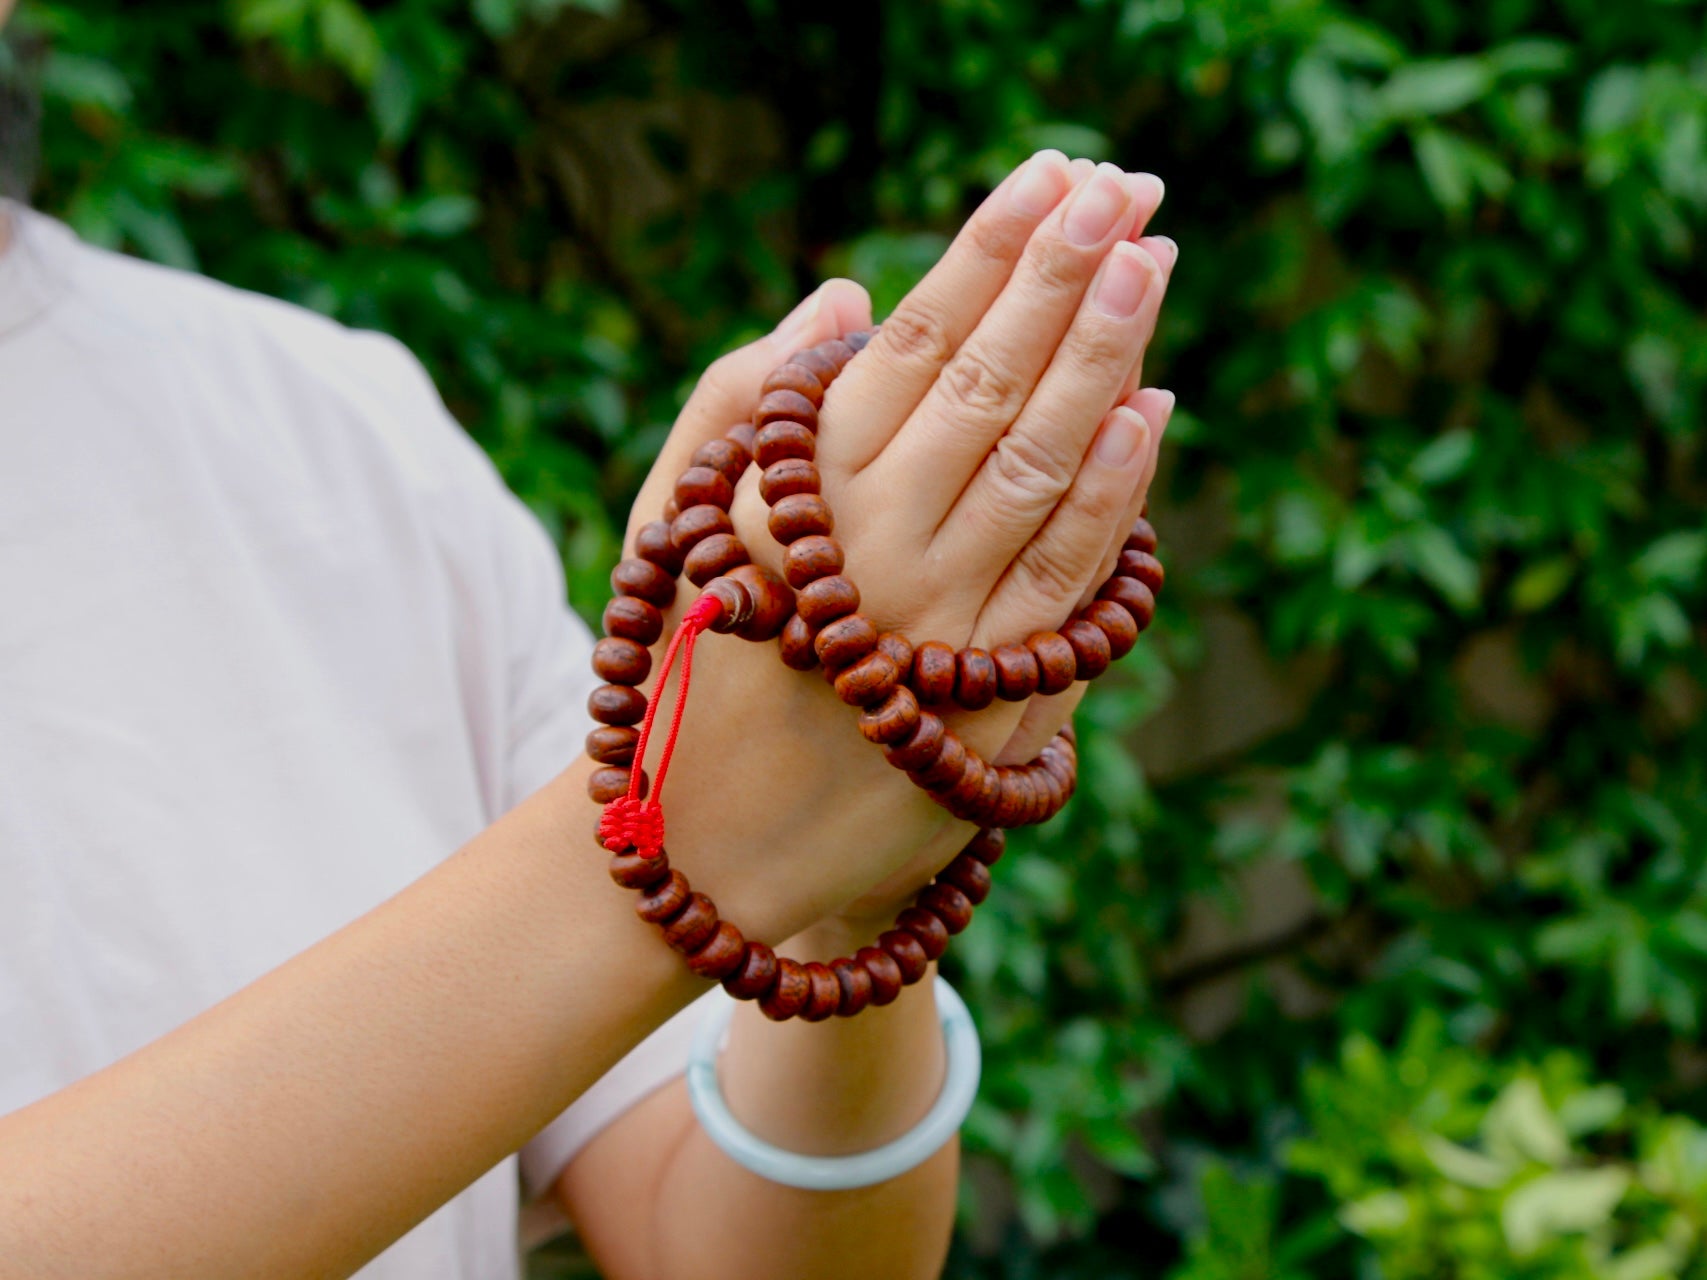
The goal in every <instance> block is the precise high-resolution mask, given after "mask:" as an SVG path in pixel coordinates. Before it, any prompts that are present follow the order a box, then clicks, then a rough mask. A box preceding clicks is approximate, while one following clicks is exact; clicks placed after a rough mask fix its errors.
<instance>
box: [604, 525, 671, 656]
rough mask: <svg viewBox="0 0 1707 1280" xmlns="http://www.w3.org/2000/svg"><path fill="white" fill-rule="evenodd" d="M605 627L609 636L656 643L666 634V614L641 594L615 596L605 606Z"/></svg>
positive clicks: (639, 642) (641, 642) (643, 642)
mask: <svg viewBox="0 0 1707 1280" xmlns="http://www.w3.org/2000/svg"><path fill="white" fill-rule="evenodd" d="M660 523H662V522H660ZM604 627H605V634H606V635H607V636H621V637H622V638H623V639H624V640H633V641H634V642H635V643H637V644H656V643H657V641H658V637H659V636H661V635H663V634H664V615H663V614H661V613H659V612H658V606H657V605H655V604H647V603H646V601H644V600H642V599H641V598H640V597H639V596H613V597H612V598H611V602H610V603H609V604H607V605H606V606H605V620H604Z"/></svg>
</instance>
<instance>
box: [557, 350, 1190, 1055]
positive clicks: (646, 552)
mask: <svg viewBox="0 0 1707 1280" xmlns="http://www.w3.org/2000/svg"><path fill="white" fill-rule="evenodd" d="M872 333H873V331H871V330H866V331H862V332H858V333H852V334H849V335H848V336H847V337H846V338H844V339H835V340H832V341H829V342H825V343H821V344H819V345H818V346H816V347H809V348H807V349H806V350H804V351H801V352H798V353H796V354H795V355H794V356H792V357H791V358H790V359H789V360H788V362H787V363H786V364H784V365H782V367H780V368H779V369H777V370H776V372H775V373H773V374H771V376H770V377H769V378H768V379H766V380H765V383H764V386H763V389H762V393H761V399H760V401H759V407H758V411H757V413H756V414H755V415H754V417H753V420H752V422H750V423H742V424H740V425H739V426H736V427H734V428H732V429H731V430H730V431H729V432H728V434H727V435H726V436H725V437H724V438H723V439H721V440H713V441H710V442H708V443H706V444H704V445H701V446H700V447H699V449H698V450H696V451H695V453H694V455H693V458H692V460H691V462H692V465H690V466H689V467H688V469H687V470H686V471H684V472H683V473H682V475H681V478H680V479H678V480H677V481H676V486H675V494H674V497H672V498H671V499H670V501H669V502H668V503H667V504H666V505H665V508H664V519H662V520H654V521H652V522H650V523H648V524H645V525H642V526H641V528H640V529H639V530H638V531H637V533H636V535H635V551H636V552H637V555H636V556H635V557H633V558H630V559H626V560H623V561H622V562H621V563H620V564H618V565H617V567H616V569H615V570H614V571H613V572H612V573H611V587H612V589H613V590H614V591H615V592H616V598H615V599H613V600H612V601H611V602H610V604H609V605H608V606H607V607H606V609H605V614H604V629H605V638H604V639H602V640H600V641H599V642H598V644H597V645H596V646H595V647H594V650H593V669H594V671H596V672H597V673H598V676H599V678H600V679H602V680H605V681H607V682H608V683H606V684H604V685H602V686H600V687H599V688H598V689H595V690H594V691H593V694H592V696H591V698H590V699H589V700H588V707H589V710H590V711H591V712H592V715H593V718H594V719H595V720H597V721H598V722H599V727H598V728H596V729H594V730H593V731H592V732H591V733H590V734H588V736H587V754H588V755H590V756H591V757H592V758H593V760H594V761H595V762H596V763H598V764H599V766H600V768H598V769H597V770H595V771H594V773H593V775H592V777H591V778H590V779H589V780H588V784H587V788H588V792H589V793H590V794H591V796H592V798H593V799H594V800H596V801H597V802H599V803H600V804H602V805H604V813H603V815H602V817H601V818H600V821H599V840H600V842H601V843H602V844H603V845H604V846H605V847H606V848H607V849H609V850H610V851H611V853H612V854H613V856H612V858H611V862H610V873H611V878H612V879H614V880H615V881H616V882H617V883H618V884H619V885H622V886H623V887H625V888H628V889H634V890H637V891H638V892H639V895H640V897H639V900H638V902H637V903H636V904H635V910H636V911H637V912H638V913H639V915H640V918H641V919H643V920H647V921H650V922H651V923H653V924H655V925H657V926H659V928H661V929H662V930H663V934H664V941H665V942H666V943H667V944H669V946H670V947H671V948H673V949H674V950H676V951H679V952H680V953H682V955H684V956H685V957H686V959H687V963H688V967H689V968H690V969H692V970H693V971H694V972H695V973H697V974H699V975H700V976H701V977H705V978H710V979H713V980H715V981H719V982H721V983H722V984H723V986H724V989H725V990H726V991H728V992H729V994H731V995H733V996H735V997H737V998H739V999H742V1000H757V1001H758V1002H759V1007H760V1008H761V1009H762V1010H763V1011H764V1013H765V1015H766V1016H767V1017H769V1018H772V1019H774V1020H776V1021H782V1020H784V1019H787V1018H792V1017H797V1016H798V1017H801V1018H804V1019H805V1020H807V1021H808V1022H819V1021H822V1020H824V1019H825V1018H828V1017H830V1016H832V1015H839V1016H841V1017H852V1016H853V1015H854V1014H856V1013H859V1012H860V1011H861V1010H862V1009H864V1008H865V1007H866V1006H867V1005H884V1004H888V1003H889V1002H890V1001H892V1000H894V999H895V997H896V996H897V995H899V994H900V992H901V988H902V987H903V986H907V985H910V984H912V983H915V982H917V981H918V980H919V979H920V978H922V977H923V976H924V975H925V972H926V971H927V969H928V968H929V965H930V962H931V961H932V960H935V959H936V958H937V957H938V956H940V955H941V954H942V953H943V951H944V950H945V949H946V948H947V946H948V940H949V937H950V936H951V935H952V934H956V933H959V932H960V931H961V930H962V929H964V928H965V927H966V926H967V924H968V923H969V922H970V921H971V919H972V909H973V908H974V907H975V906H977V905H978V904H979V903H980V902H982V901H983V900H984V897H985V895H986V894H988V893H989V891H990V867H991V866H992V865H993V864H994V863H995V862H996V860H997V859H998V858H1000V857H1001V855H1002V850H1003V846H1004V843H1005V839H1006V837H1005V835H1004V832H1003V828H1006V827H1016V826H1026V825H1030V824H1032V823H1038V822H1043V821H1046V820H1047V819H1049V818H1051V817H1053V816H1054V815H1055V814H1056V813H1058V812H1059V811H1060V809H1061V807H1062V806H1063V805H1065V804H1066V802H1067V800H1068V798H1069V797H1070V796H1071V795H1072V792H1073V787H1074V785H1075V783H1076V781H1077V777H1078V756H1077V754H1076V752H1075V750H1074V736H1073V730H1072V726H1071V725H1070V724H1069V725H1068V726H1067V727H1065V728H1063V729H1062V730H1061V732H1060V733H1058V734H1056V736H1055V738H1054V740H1053V741H1051V742H1050V743H1049V745H1048V746H1046V747H1044V749H1043V751H1042V752H1041V753H1040V754H1039V755H1038V757H1037V759H1035V760H1033V761H1031V762H1030V763H1029V764H1025V765H1020V766H1008V765H995V764H991V763H990V762H988V761H986V760H984V759H983V758H982V757H981V756H979V754H978V753H977V752H976V751H974V750H973V749H972V748H971V747H968V746H967V745H966V744H965V743H964V742H963V741H961V739H960V738H959V737H958V736H957V735H956V734H955V733H953V731H951V730H949V729H948V728H947V727H946V726H945V725H944V724H943V721H942V718H941V716H939V715H938V714H937V713H936V711H935V710H931V709H930V708H936V709H938V710H941V709H943V708H945V707H947V706H948V705H949V704H951V703H953V704H957V705H959V706H961V707H963V708H965V709H967V710H971V711H976V710H979V709H981V708H984V707H987V706H989V705H990V703H992V702H993V701H995V700H996V699H998V698H1000V699H1003V700H1006V701H1010V702H1019V701H1023V700H1025V699H1026V698H1029V697H1031V696H1032V695H1033V694H1037V693H1044V694H1050V693H1059V692H1061V691H1062V690H1064V689H1066V688H1067V687H1068V686H1070V685H1071V684H1072V683H1073V682H1074V681H1075V680H1093V679H1095V678H1096V677H1097V676H1099V675H1101V674H1102V673H1103V672H1104V671H1105V670H1107V668H1108V666H1109V664H1110V663H1111V662H1113V661H1115V660H1117V659H1119V658H1121V657H1124V656H1125V655H1126V653H1127V652H1128V651H1130V650H1131V648H1132V646H1133V645H1134V644H1135V643H1136V642H1137V639H1138V634H1139V632H1141V631H1142V630H1144V628H1145V627H1147V626H1149V624H1150V620H1151V618H1152V617H1153V616H1154V615H1155V610H1156V592H1158V591H1160V590H1161V587H1162V579H1163V573H1162V565H1161V562H1160V561H1158V560H1157V559H1156V557H1155V554H1154V553H1155V549H1156V534H1155V530H1154V529H1152V528H1151V527H1150V524H1149V522H1148V521H1147V520H1145V519H1143V518H1142V517H1140V519H1139V520H1138V523H1137V524H1136V525H1134V526H1133V529H1132V532H1131V534H1130V535H1129V536H1128V537H1127V539H1126V542H1125V546H1124V547H1123V549H1122V550H1121V553H1120V558H1119V561H1118V563H1117V565H1116V567H1115V571H1114V573H1113V575H1112V576H1111V577H1110V578H1109V579H1108V581H1107V582H1105V583H1103V585H1102V586H1101V587H1100V588H1099V589H1098V591H1097V594H1096V599H1095V600H1094V601H1092V603H1091V604H1089V605H1087V606H1086V607H1085V608H1083V609H1080V610H1079V611H1077V612H1076V613H1075V614H1074V615H1073V617H1072V619H1071V620H1070V621H1069V622H1068V623H1067V624H1066V625H1065V626H1064V627H1062V628H1061V630H1060V631H1058V632H1057V631H1040V632H1037V633H1036V634H1034V635H1031V636H1028V637H1027V638H1026V639H1025V641H1024V642H1023V643H1013V644H1004V645H1000V646H998V647H997V648H995V649H992V650H988V651H986V650H983V649H976V648H963V649H960V650H959V651H956V650H955V649H954V648H952V647H951V646H949V645H946V644H943V643H941V642H939V641H934V640H932V641H926V642H924V643H922V644H919V645H917V646H915V645H913V644H912V643H911V642H909V641H908V639H907V638H906V637H905V636H902V635H900V634H898V633H896V632H893V631H888V632H881V631H879V630H878V628H877V625H876V623H874V622H873V621H872V620H871V619H870V618H869V617H867V616H866V615H865V614H863V613H861V612H860V611H859V605H860V594H859V588H858V587H857V586H856V585H855V584H854V583H853V581H852V580H851V579H850V578H849V577H848V576H847V575H846V573H844V572H843V568H844V558H843V555H842V549H841V546H840V544H838V543H837V541H836V539H835V537H834V536H833V531H834V528H835V517H834V514H833V513H832V512H831V510H830V505H829V503H828V502H826V501H825V500H824V497H823V495H822V493H820V492H819V488H820V485H819V476H818V468H817V466H816V463H815V461H814V459H815V457H816V454H817V435H816V432H817V428H818V410H819V408H820V407H821V406H822V405H823V402H824V394H825V392H826V391H827V390H828V388H829V386H830V384H831V383H832V382H833V381H834V380H835V378H836V376H837V375H838V374H840V373H841V371H842V369H843V368H844V367H846V365H847V363H848V361H850V360H852V359H853V358H854V356H855V354H856V353H857V352H858V351H859V350H860V349H861V348H863V347H864V346H865V344H866V343H867V342H869V341H870V339H871V337H872ZM754 462H757V463H758V465H759V466H760V467H761V468H762V469H763V472H762V475H761V477H760V480H759V492H760V495H761V496H762V497H763V498H764V501H765V503H766V504H767V505H768V506H769V508H770V519H769V528H770V533H771V536H772V537H773V538H775V539H776V540H777V542H778V543H780V544H781V545H782V546H783V547H784V548H785V552H784V557H783V574H784V576H783V577H781V578H779V577H778V576H777V575H776V574H774V573H772V572H771V571H770V570H768V569H764V568H762V567H760V566H758V565H755V564H753V563H752V562H751V558H750V557H749V555H748V553H747V549H746V547H745V546H743V545H742V543H741V541H740V539H739V538H737V537H736V536H735V526H734V522H733V521H732V520H731V519H730V517H729V507H730V504H731V503H732V502H733V501H734V497H735V485H736V484H737V482H738V481H739V480H740V478H741V476H742V474H743V473H744V472H745V471H746V470H747V468H748V467H749V466H750V465H752V463H754ZM683 574H685V575H686V577H687V579H688V581H690V582H692V583H693V584H694V585H695V586H697V587H700V588H703V590H702V592H701V594H700V596H699V598H698V599H697V600H696V601H695V602H694V604H693V605H692V607H690V608H689V609H688V611H687V614H686V616H685V617H684V618H683V619H682V623H681V625H680V626H679V627H678V628H677V630H676V633H675V635H674V636H672V637H671V640H670V644H669V647H668V649H667V650H666V652H665V655H664V664H663V668H662V670H661V672H660V680H659V686H660V689H661V688H662V684H663V677H664V676H667V675H668V673H669V671H670V668H671V666H672V664H673V663H674V661H675V657H676V653H677V650H678V649H679V650H680V651H681V655H682V670H681V677H680V680H681V683H680V689H679V691H678V694H677V698H676V705H675V713H674V719H673V720H672V722H671V725H670V729H669V736H668V738H667V739H666V741H665V744H664V750H663V753H662V755H661V757H660V759H659V761H658V781H657V786H656V788H655V789H654V790H653V791H652V794H651V796H650V798H647V778H646V774H645V772H644V770H642V769H641V768H640V767H639V764H640V762H641V761H643V760H644V759H645V755H646V744H647V741H648V739H649V738H650V735H651V731H652V725H653V717H654V716H655V714H656V712H657V709H658V706H659V698H658V696H657V694H656V693H655V694H654V696H653V697H652V699H651V700H650V702H649V701H648V699H647V698H646V696H645V695H644V694H642V693H641V692H640V690H639V689H638V687H637V686H638V685H640V684H641V683H642V682H643V681H644V680H645V679H646V677H647V676H648V675H649V674H650V673H651V669H652V655H651V653H650V651H649V650H648V646H649V645H651V644H653V643H655V642H656V641H657V640H658V639H659V638H660V637H661V636H662V634H663V629H664V618H663V613H662V610H664V609H666V608H668V607H669V606H670V605H671V604H672V603H674V601H675V597H676V589H677V578H678V576H679V575H683ZM708 630H709V631H717V632H732V633H734V634H735V635H737V636H740V637H741V638H742V639H746V640H754V641H767V640H776V641H777V642H778V649H779V652H780V656H781V658H782V661H783V662H784V663H786V664H787V665H788V666H789V667H791V668H793V669H794V670H796V671H809V670H811V669H812V668H814V667H818V666H821V667H822V668H823V670H824V674H825V676H826V678H827V679H828V680H829V681H830V682H831V683H832V684H833V685H834V686H835V690H836V694H837V696H838V697H840V698H841V700H842V701H843V702H846V703H848V704H850V705H851V706H855V707H858V708H860V710H861V714H860V717H859V729H860V732H861V733H862V734H863V735H864V736H865V737H866V738H867V739H868V740H869V741H871V742H873V743H875V744H877V745H879V746H881V747H883V748H884V754H885V756H886V757H887V759H888V760H889V762H890V763H891V764H893V765H894V766H895V767H896V768H898V769H900V770H902V771H904V772H905V773H906V774H907V776H908V777H909V778H911V779H912V780H913V782H914V784H915V785H917V786H919V787H921V788H923V789H924V790H925V791H926V792H928V793H929V794H930V796H931V797H932V798H933V799H934V800H936V801H937V803H939V804H941V805H943V806H944V807H945V808H946V809H948V811H949V812H950V813H952V814H954V815H955V816H956V817H957V818H962V819H966V820H969V821H973V822H976V823H978V824H979V827H980V830H979V832H978V834H977V835H975V836H974V837H973V838H972V840H971V842H970V843H968V844H967V845H966V847H965V848H964V849H963V850H962V851H961V853H960V854H959V855H958V856H957V857H956V858H955V859H954V861H953V862H951V863H949V865H948V866H947V867H945V868H944V869H943V870H942V871H941V872H940V873H938V875H937V876H936V878H935V880H933V881H932V882H931V883H930V884H929V885H927V886H926V887H925V889H924V890H923V891H922V892H920V893H919V895H918V897H917V898H916V899H915V900H914V903H913V905H912V906H909V907H907V908H906V909H905V910H903V911H902V912H900V914H898V915H897V916H896V917H895V923H894V927H893V928H891V929H890V930H888V931H887V932H885V933H883V934H881V935H880V936H879V937H878V938H877V940H876V943H875V944H874V945H872V946H867V947H861V948H860V949H859V950H858V951H857V952H855V953H854V955H853V956H851V957H843V958H841V959H838V960H833V961H831V962H830V963H828V964H824V963H821V962H819V961H816V960H813V961H806V962H801V961H798V960H792V959H789V958H787V957H785V956H779V955H777V954H776V953H775V952H774V951H773V950H772V949H771V948H770V947H768V946H766V945H765V944H764V943H762V942H757V941H752V940H749V939H747V938H746V937H744V936H743V935H742V933H741V931H740V930H739V929H737V928H736V927H735V926H734V925H733V924H731V923H730V922H728V921H727V920H724V919H722V918H721V917H719V915H718V913H717V907H716V905H715V904H714V903H713V902H712V900H711V899H710V898H708V897H707V896H706V895H705V894H703V893H696V892H694V890H693V888H692V886H690V885H689V884H688V880H687V877H686V876H684V875H683V874H682V873H681V872H680V871H678V870H676V869H675V868H674V867H672V866H671V865H670V859H669V855H668V854H667V853H666V852H665V851H664V815H663V810H662V808H661V807H660V800H661V797H662V794H663V789H664V777H665V774H666V772H667V771H668V769H669V762H670V753H671V751H672V750H673V748H674V746H675V742H676V734H677V730H678V728H679V726H680V723H681V717H682V711H683V708H684V706H685V705H686V701H687V691H688V684H689V679H690V676H691V672H692V666H693V646H694V641H695V639H696V638H697V637H698V636H699V635H700V634H701V633H702V632H704V631H708ZM636 725H639V726H640V727H639V728H638V729H637V728H635V726H636Z"/></svg>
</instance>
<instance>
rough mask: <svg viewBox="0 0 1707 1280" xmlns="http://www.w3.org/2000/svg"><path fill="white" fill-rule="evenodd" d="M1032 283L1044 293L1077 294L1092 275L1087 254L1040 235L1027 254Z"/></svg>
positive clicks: (1052, 238) (1057, 240)
mask: <svg viewBox="0 0 1707 1280" xmlns="http://www.w3.org/2000/svg"><path fill="white" fill-rule="evenodd" d="M1026 257H1027V263H1028V266H1029V268H1030V275H1031V277H1032V284H1033V286H1034V287H1035V288H1036V289H1038V290H1039V291H1040V292H1043V293H1051V294H1054V293H1077V292H1079V291H1080V290H1082V289H1083V288H1084V286H1085V281H1086V279H1087V277H1088V275H1089V272H1088V270H1087V268H1086V264H1085V259H1084V255H1083V254H1082V253H1080V252H1079V251H1078V250H1075V249H1073V248H1072V247H1071V246H1070V245H1068V244H1066V243H1065V242H1064V241H1062V240H1059V239H1056V238H1054V237H1051V236H1044V237H1039V239H1038V240H1037V241H1036V242H1035V243H1034V244H1033V245H1032V248H1031V252H1030V253H1028V254H1027V255H1026Z"/></svg>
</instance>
